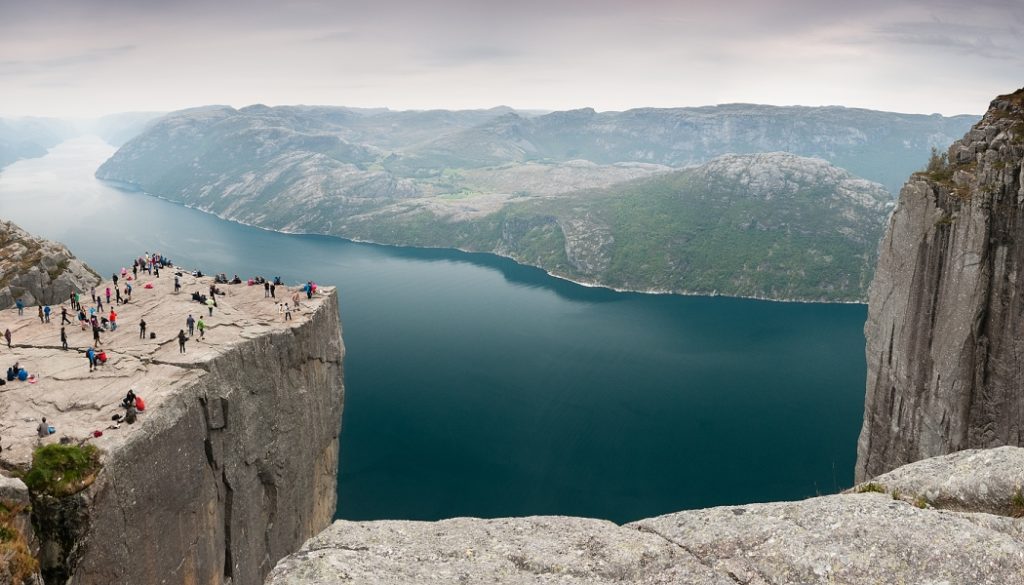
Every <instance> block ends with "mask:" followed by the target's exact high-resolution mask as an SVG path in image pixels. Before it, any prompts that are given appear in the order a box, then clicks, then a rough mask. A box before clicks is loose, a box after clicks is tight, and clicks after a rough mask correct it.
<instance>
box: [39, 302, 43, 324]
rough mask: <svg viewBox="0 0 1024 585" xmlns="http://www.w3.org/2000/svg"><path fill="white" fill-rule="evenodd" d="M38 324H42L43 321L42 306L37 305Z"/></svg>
mask: <svg viewBox="0 0 1024 585" xmlns="http://www.w3.org/2000/svg"><path fill="white" fill-rule="evenodd" d="M39 322H40V323H44V321H43V306H42V305H39Z"/></svg>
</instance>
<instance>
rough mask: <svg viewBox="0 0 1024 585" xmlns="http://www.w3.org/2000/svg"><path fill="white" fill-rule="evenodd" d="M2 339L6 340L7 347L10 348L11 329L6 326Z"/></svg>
mask: <svg viewBox="0 0 1024 585" xmlns="http://www.w3.org/2000/svg"><path fill="white" fill-rule="evenodd" d="M4 339H6V340H7V349H10V348H11V330H10V328H8V329H7V330H6V331H4Z"/></svg>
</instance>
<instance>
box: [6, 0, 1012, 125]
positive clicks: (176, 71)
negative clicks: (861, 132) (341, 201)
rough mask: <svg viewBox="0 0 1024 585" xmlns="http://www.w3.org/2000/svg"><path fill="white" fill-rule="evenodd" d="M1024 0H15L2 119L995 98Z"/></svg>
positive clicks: (943, 104) (966, 107)
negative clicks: (225, 107) (295, 109)
mask: <svg viewBox="0 0 1024 585" xmlns="http://www.w3.org/2000/svg"><path fill="white" fill-rule="evenodd" d="M1022 85H1024V0H955V1H953V0H950V1H947V0H908V1H904V0H842V1H836V0H700V1H696V0H676V1H668V0H632V1H625V0H624V1H612V0H564V1H563V0H544V1H540V0H516V1H512V2H497V1H491V0H366V1H359V2H355V1H349V0H340V1H333V2H332V1H326V0H323V1H321V0H252V1H248V2H242V1H230V0H229V1H223V0H221V1H218V0H181V1H176V0H0V115H24V114H35V115H59V116H95V115H99V114H105V113H111V112H120V111H131V110H159V111H165V110H173V109H180V108H184V107H190V106H197V105H204V104H213V103H217V104H229V105H233V106H243V105H248V104H252V103H264V104H268V105H278V104H298V103H305V104H334V105H348V106H387V107H390V108H396V109H410V108H415V109H422V108H478V107H491V106H496V105H501V104H504V105H509V106H512V107H516V108H534V109H569V108H578V107H585V106H590V107H593V108H596V109H598V110H622V109H627V108H633V107H641V106H660V107H665V106H695V105H707V104H717V103H727V102H754V103H767V104H779V105H788V104H802V105H825V104H839V105H846V106H855V107H865V108H873V109H882V110H891V111H899V112H919V113H932V112H940V113H943V114H957V113H981V112H983V111H984V109H985V107H986V105H987V104H988V102H989V100H991V98H992V97H994V96H995V95H996V94H999V93H1006V92H1009V91H1012V90H1014V89H1017V88H1018V87H1021V86H1022Z"/></svg>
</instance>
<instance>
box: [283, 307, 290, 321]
mask: <svg viewBox="0 0 1024 585" xmlns="http://www.w3.org/2000/svg"><path fill="white" fill-rule="evenodd" d="M284 320H285V321H291V320H292V309H291V307H289V306H288V303H285V304H284Z"/></svg>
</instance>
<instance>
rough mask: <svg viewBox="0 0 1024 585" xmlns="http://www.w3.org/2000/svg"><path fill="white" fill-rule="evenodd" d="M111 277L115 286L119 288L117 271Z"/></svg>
mask: <svg viewBox="0 0 1024 585" xmlns="http://www.w3.org/2000/svg"><path fill="white" fill-rule="evenodd" d="M122 270H123V269H122ZM110 278H111V280H113V281H114V288H117V273H116V272H115V273H114V274H112V275H111V277H110Z"/></svg>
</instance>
